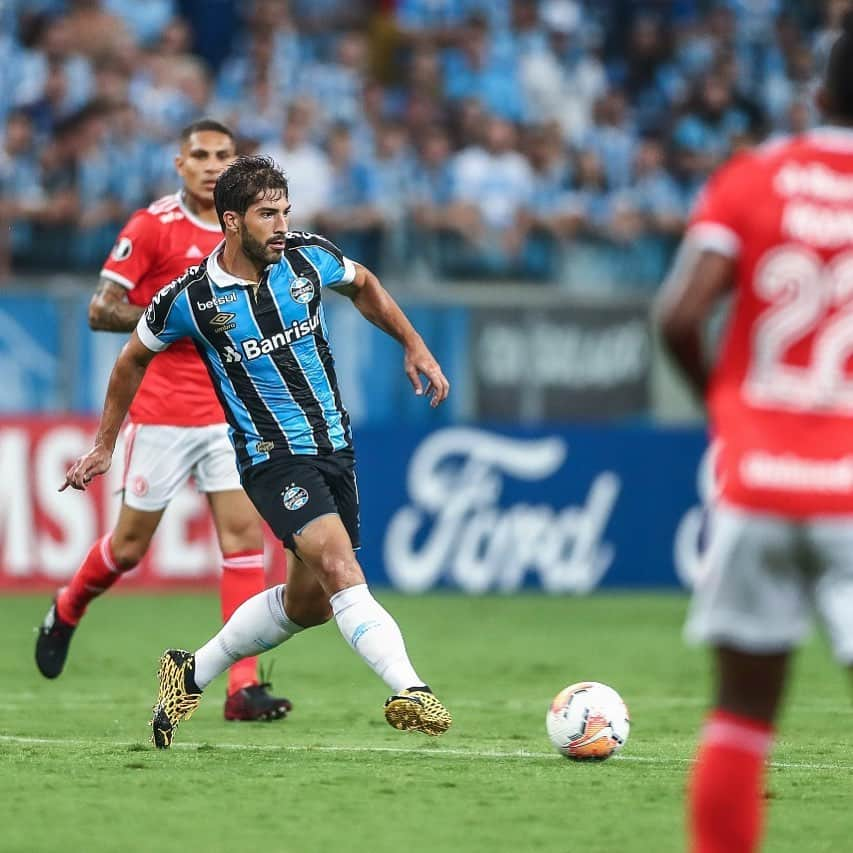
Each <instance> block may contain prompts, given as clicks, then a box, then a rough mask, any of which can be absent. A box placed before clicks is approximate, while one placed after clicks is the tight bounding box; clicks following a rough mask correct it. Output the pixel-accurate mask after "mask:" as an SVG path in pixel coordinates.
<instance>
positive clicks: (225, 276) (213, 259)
mask: <svg viewBox="0 0 853 853" xmlns="http://www.w3.org/2000/svg"><path fill="white" fill-rule="evenodd" d="M224 246H225V241H224V240H223V241H222V242H221V243H220V244H219V245H218V246H217V247H216V248H215V249H214V250H213V251H212V252H211V253H210V255H209V256H208V258H207V277H208V278H209V279H210V280H211V282H213V284H215V285H216V286H217V287H254V286H255V282H253V281H246V279H245V278H238V277H237V276H236V275H231V273H230V272H226V271H225V270H224V269H222V267H221V266H220V265H219V253H220V252H221V251H222V249H223V248H224ZM267 269H268V270H269V267H267Z"/></svg>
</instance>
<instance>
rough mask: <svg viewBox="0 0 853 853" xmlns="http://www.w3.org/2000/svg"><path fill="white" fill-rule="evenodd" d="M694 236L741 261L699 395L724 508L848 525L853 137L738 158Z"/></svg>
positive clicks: (712, 192)
mask: <svg viewBox="0 0 853 853" xmlns="http://www.w3.org/2000/svg"><path fill="white" fill-rule="evenodd" d="M689 235H690V238H691V242H692V243H694V245H696V244H698V246H700V247H701V248H705V249H711V250H713V251H717V252H720V253H722V254H725V255H728V256H730V257H732V258H734V259H735V262H736V286H735V293H734V301H733V305H732V310H731V314H730V316H729V319H728V325H727V329H726V333H725V337H724V340H723V347H722V351H721V355H720V358H719V361H718V363H717V365H716V367H715V369H714V372H713V375H712V378H711V385H710V389H709V393H708V409H709V413H710V417H711V428H712V433H713V436H714V438H715V439H717V440H718V442H719V457H718V464H719V467H718V473H719V486H720V492H721V497H722V498H723V499H724V500H727V501H728V502H730V503H733V504H735V505H739V506H743V507H747V508H751V509H755V510H759V511H765V512H769V513H773V514H778V515H783V516H787V517H790V518H810V517H814V516H818V515H832V514H839V513H843V514H853V131H850V130H844V129H841V128H825V129H819V130H815V131H812V132H810V133H807V134H805V135H803V136H799V137H793V138H789V139H787V140H785V141H782V142H777V143H769V144H767V145H765V146H763V147H760V148H757V149H755V150H754V151H752V152H750V153H747V154H742V155H738V156H736V157H735V158H733V159H732V160H731V161H730V162H729V163H728V164H726V165H725V166H723V167H722V168H721V169H720V170H719V172H717V174H716V175H714V176H713V177H712V179H711V181H710V182H709V184H708V186H707V188H706V189H705V191H704V193H703V194H702V196H701V197H700V199H699V201H698V203H697V207H696V210H695V212H694V214H693V217H692V222H691V225H690V229H689Z"/></svg>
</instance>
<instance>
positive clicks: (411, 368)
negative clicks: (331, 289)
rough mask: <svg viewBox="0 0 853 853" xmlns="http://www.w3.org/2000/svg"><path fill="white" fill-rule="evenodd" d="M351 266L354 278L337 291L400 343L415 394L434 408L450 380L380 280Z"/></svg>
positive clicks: (359, 266)
mask: <svg viewBox="0 0 853 853" xmlns="http://www.w3.org/2000/svg"><path fill="white" fill-rule="evenodd" d="M354 266H355V278H354V279H353V280H352V282H350V283H349V284H348V285H345V286H344V287H339V288H336V290H337V291H338V292H339V293H343V294H344V295H345V296H348V297H349V298H350V299H351V300H352V302H353V305H355V307H356V308H358V310H359V311H360V312H361V313H362V314H363V315H364V316H365V317H366V318H367V319H368V320H370V322H371V323H373V325H374V326H378V327H379V328H380V329H382V331H383V332H386V333H387V334H389V335H391V337H392V338H394V339H395V340H397V341H399V342H400V343H401V344H402V346H403V353H404V361H403V365H404V369H405V371H406V375H407V376H408V377H409V381H410V382H411V383H412V387H413V388H414V389H415V394H417V395H419V396H420V395H426V396H427V397H428V398H429V401H430V405H431V406H432V407H433V408H435V407H436V406H438V405H440V404H441V403H442V402H444V400H446V399H447V395H448V394H449V393H450V383H449V382H448V381H447V377H445V375H444V373H442V371H441V366H440V365H439V363H438V362H437V361H436V360H435V357H434V356H433V354H432V353H431V352H430V351H429V349H428V347H427V345H426V344H425V343H424V342H423V339H422V338H421V336H420V335H419V334H418V333H417V331H415V328H414V326H412V324H411V323H410V322H409V318H408V317H406V315H405V314H404V313H403V310H402V308H400V306H399V305H398V304H397V303H396V302H395V301H394V298H393V297H392V296H391V294H390V293H388V291H387V290H386V289H385V288H384V287H383V286H382V284H381V283H380V281H379V279H378V278H377V277H376V276H375V275H374V274H373V273H372V272H371V271H370V270H369V269H367V267H365V266H362V265H361V264H355V265H354ZM422 376H424V377H426V380H427V385H426V388H424V387H423V382H422V380H421V377H422Z"/></svg>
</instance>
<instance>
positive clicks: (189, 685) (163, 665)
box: [149, 649, 201, 749]
mask: <svg viewBox="0 0 853 853" xmlns="http://www.w3.org/2000/svg"><path fill="white" fill-rule="evenodd" d="M194 673H195V656H194V655H192V654H190V652H185V651H183V650H182V649H167V650H166V651H165V652H163V656H162V657H161V658H160V668H159V669H158V670H157V681H158V689H157V704H156V705H155V706H154V707H153V709H152V710H153V711H154V716H153V717H152V719H151V722H150V723H149V725H150V726H151V727H152V728H153V730H154V731H153V733H152V735H151V742H152V743H153V744H154V746H156V747H157V749H168V748H169V747H170V746H171V745H172V738H173V737H174V735H175V729H177V728H178V723H180V722H181V721H183V720H188V719H189V718H190V717H191V716H192V715H193V714H194V713H195V709H196V708H198V704H199V702H201V690H199V688H198V686H197V685H196V683H195V679H194V677H193V675H194Z"/></svg>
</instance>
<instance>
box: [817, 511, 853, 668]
mask: <svg viewBox="0 0 853 853" xmlns="http://www.w3.org/2000/svg"><path fill="white" fill-rule="evenodd" d="M809 536H810V538H811V541H812V542H813V545H814V550H815V551H816V553H817V554H818V555H819V562H820V567H821V571H820V572H819V573H817V574H816V576H815V582H814V602H815V609H816V610H817V612H818V615H819V616H820V619H821V622H822V623H823V625H824V627H825V629H826V635H827V638H828V640H829V643H830V645H831V647H832V651H833V654H834V655H835V658H836V660H837V661H838V662H839V663H840V664H841V665H842V666H843V667H845V668H846V669H847V671H848V672H849V673H850V677H851V683H853V518H850V517H840V518H837V519H832V520H828V519H822V520H820V521H818V522H814V523H812V524H811V525H810V526H809Z"/></svg>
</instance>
